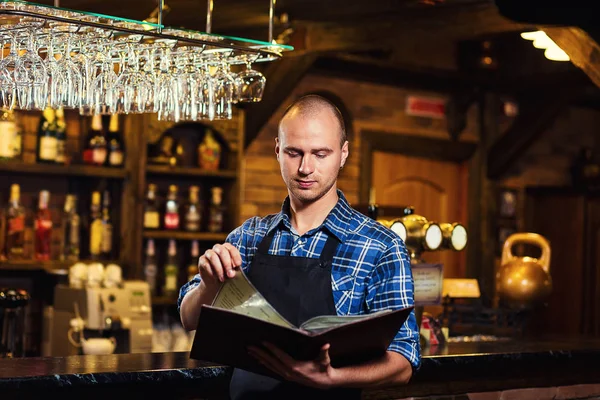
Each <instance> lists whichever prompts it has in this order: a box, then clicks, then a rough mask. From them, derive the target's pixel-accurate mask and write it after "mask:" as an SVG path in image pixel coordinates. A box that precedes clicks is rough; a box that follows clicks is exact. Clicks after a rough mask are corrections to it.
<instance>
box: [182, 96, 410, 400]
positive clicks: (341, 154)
mask: <svg viewBox="0 0 600 400" xmlns="http://www.w3.org/2000/svg"><path fill="white" fill-rule="evenodd" d="M275 152H276V154H277V160H278V161H279V164H280V167H281V175H282V177H283V180H284V181H285V184H286V186H287V189H288V197H287V198H286V199H285V201H284V204H283V207H282V210H281V212H279V213H277V214H273V215H269V216H266V217H265V218H259V217H253V218H251V219H249V220H247V221H246V222H244V224H243V225H242V226H240V227H238V228H237V229H236V230H234V231H233V232H232V233H231V234H230V235H229V236H228V238H227V240H226V243H224V244H217V245H215V246H214V247H213V248H212V249H211V250H207V251H206V252H205V253H204V255H202V256H201V257H200V260H199V261H198V269H199V275H196V277H195V278H194V279H193V280H192V281H191V282H189V283H187V284H186V285H185V286H184V287H182V289H181V293H180V297H179V301H178V304H179V307H180V314H181V321H182V323H183V326H184V327H185V328H186V329H188V330H193V329H195V327H196V324H197V321H198V317H199V312H200V307H201V305H202V304H211V302H212V300H213V299H214V297H215V295H216V293H217V291H218V289H219V286H220V284H221V283H222V282H224V280H225V279H230V278H233V277H234V276H235V274H236V269H237V268H240V267H241V268H242V269H243V271H244V272H245V273H246V274H247V275H248V278H249V279H250V280H251V281H252V283H253V284H254V285H255V286H256V288H257V289H258V290H259V291H260V292H261V293H262V294H263V296H264V297H265V298H266V299H267V300H268V301H269V302H270V303H271V304H272V305H273V306H274V307H275V308H276V309H277V310H278V311H279V312H280V313H281V314H282V315H283V316H284V317H285V318H286V319H288V320H289V321H290V322H291V323H293V324H295V325H296V326H299V325H300V324H301V323H302V322H304V321H306V320H308V319H310V318H311V317H314V316H317V315H324V314H329V315H333V314H337V315H346V314H364V313H371V312H375V311H379V310H382V309H387V308H392V309H398V308H404V307H408V306H412V305H413V281H412V275H411V270H410V259H409V256H408V253H407V251H406V247H405V245H404V243H403V241H402V240H401V239H400V238H399V237H398V236H397V235H396V234H394V233H393V232H392V231H391V230H389V229H387V228H385V227H383V226H382V225H381V224H378V223H376V222H375V221H373V220H371V219H369V218H367V217H365V216H364V215H362V214H360V213H358V212H357V211H355V210H354V209H352V208H351V207H350V206H349V204H348V202H347V201H346V199H345V197H344V195H343V194H342V192H341V191H339V190H337V185H336V182H337V177H338V174H339V171H340V170H341V169H342V168H343V167H344V164H345V162H346V160H347V158H348V141H347V140H346V132H345V128H344V122H343V118H342V116H341V114H340V112H339V110H338V109H337V108H336V107H335V106H334V105H333V104H332V103H330V102H329V101H328V100H326V99H324V98H323V97H320V96H316V95H309V96H305V97H302V98H300V99H299V100H297V101H296V102H295V103H294V104H293V105H292V106H291V107H289V108H288V110H287V111H286V113H285V115H284V116H283V118H282V119H281V122H280V124H279V132H278V137H277V138H276V139H275ZM206 345H210V344H209V343H207V344H206ZM328 350H329V345H325V346H323V347H322V349H321V353H320V355H319V357H318V358H317V359H316V360H313V361H309V362H301V361H296V360H294V359H292V358H291V357H290V356H288V355H287V354H285V353H284V352H282V351H281V350H280V349H278V348H276V347H274V346H272V345H270V344H265V347H252V348H250V349H249V350H248V351H249V353H250V354H251V355H253V356H254V357H256V358H257V359H258V360H259V361H260V362H261V363H262V364H263V365H265V366H266V367H267V368H269V369H271V370H273V371H274V372H276V373H277V374H279V375H280V376H281V377H282V379H281V381H279V380H275V379H272V378H268V377H264V376H261V375H257V374H253V373H250V372H247V371H243V370H237V369H236V370H235V371H234V374H233V377H232V380H231V385H230V393H231V396H232V398H233V399H246V398H259V399H264V398H281V399H283V398H307V399H310V400H312V399H317V398H320V397H323V398H359V396H360V390H359V389H358V388H364V387H375V386H381V385H389V384H402V383H406V382H407V381H408V380H409V379H410V377H411V376H412V372H413V368H417V367H418V366H419V363H420V354H419V334H418V329H417V324H416V319H415V315H414V312H413V313H412V314H411V315H410V317H409V319H408V320H407V321H406V323H405V324H404V325H403V326H402V327H401V329H400V331H399V332H398V334H397V335H396V337H395V339H394V340H393V342H392V343H391V345H390V346H389V348H388V351H387V352H386V354H385V356H383V357H381V358H380V359H377V360H372V361H371V362H368V363H365V364H361V365H353V366H349V367H343V368H333V367H332V366H331V364H330V359H329V354H328Z"/></svg>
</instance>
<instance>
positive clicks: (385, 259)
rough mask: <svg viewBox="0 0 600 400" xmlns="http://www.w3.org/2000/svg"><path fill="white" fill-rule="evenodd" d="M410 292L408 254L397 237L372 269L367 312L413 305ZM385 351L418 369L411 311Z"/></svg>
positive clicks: (417, 347)
mask: <svg viewBox="0 0 600 400" xmlns="http://www.w3.org/2000/svg"><path fill="white" fill-rule="evenodd" d="M413 292H414V284H413V278H412V272H411V269H410V257H409V255H408V252H407V251H406V246H405V245H404V242H403V241H402V240H401V239H400V238H396V239H394V240H393V242H392V244H391V245H390V246H389V247H388V248H387V249H386V250H385V251H384V253H383V254H382V256H381V258H380V259H379V261H378V263H377V264H376V265H375V267H374V268H373V271H372V273H371V277H370V279H369V281H368V284H367V299H366V301H367V307H368V308H369V311H370V312H376V311H380V310H385V309H400V308H406V307H410V306H414V297H413ZM388 350H389V351H395V352H397V353H400V354H402V355H403V356H404V357H406V359H407V360H408V361H409V362H410V363H411V365H412V366H413V369H417V368H419V366H420V364H421V355H420V343H419V330H418V327H417V319H416V317H415V312H414V310H413V312H411V314H410V316H409V317H408V319H407V320H406V322H405V323H404V324H403V325H402V327H401V328H400V330H399V331H398V333H397V334H396V337H395V338H394V339H393V340H392V343H391V344H390V346H389V347H388Z"/></svg>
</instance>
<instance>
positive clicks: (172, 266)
mask: <svg viewBox="0 0 600 400" xmlns="http://www.w3.org/2000/svg"><path fill="white" fill-rule="evenodd" d="M177 264H178V262H177V245H176V243H175V240H173V239H171V240H169V252H168V254H167V263H166V264H165V284H164V287H163V295H165V296H174V295H175V294H177V276H178V275H179V266H178V265H177Z"/></svg>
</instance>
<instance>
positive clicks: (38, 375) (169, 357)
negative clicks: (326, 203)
mask: <svg viewBox="0 0 600 400" xmlns="http://www.w3.org/2000/svg"><path fill="white" fill-rule="evenodd" d="M599 360H600V340H598V339H571V340H552V341H550V340H539V341H527V342H525V341H522V342H503V341H500V342H479V343H476V342H470V343H450V344H449V345H448V346H446V347H443V348H433V347H432V348H424V349H423V360H422V366H421V368H420V369H419V371H418V372H417V373H416V374H415V376H414V377H413V379H412V380H411V382H410V383H409V384H408V385H405V386H398V387H392V388H388V389H378V390H366V391H364V393H363V398H365V399H401V398H405V397H413V396H417V397H425V396H435V395H460V394H465V393H477V392H487V391H504V390H510V389H518V388H534V387H535V388H541V387H559V386H561V387H564V386H571V385H581V384H600V361H599ZM230 372H231V369H230V368H228V367H223V366H218V365H214V364H211V363H205V362H200V361H195V360H190V359H189V354H188V353H152V354H121V355H108V356H71V357H56V358H52V357H49V358H21V359H0V398H2V399H9V398H17V397H18V398H33V397H36V398H40V397H47V396H50V395H57V396H60V397H59V398H61V399H62V398H65V397H69V398H73V397H76V398H81V399H86V400H87V399H92V398H104V399H114V398H125V397H128V398H145V397H151V398H157V397H162V396H165V397H164V398H169V399H176V398H186V399H192V398H197V399H203V398H215V399H223V398H227V387H228V381H229V376H230ZM465 398H466V397H465Z"/></svg>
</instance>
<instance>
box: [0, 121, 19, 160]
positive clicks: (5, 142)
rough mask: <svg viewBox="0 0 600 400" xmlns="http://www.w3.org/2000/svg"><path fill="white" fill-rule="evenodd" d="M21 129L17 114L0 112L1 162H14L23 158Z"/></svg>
mask: <svg viewBox="0 0 600 400" xmlns="http://www.w3.org/2000/svg"><path fill="white" fill-rule="evenodd" d="M21 141H22V138H21V129H20V126H19V124H18V123H17V119H16V117H15V113H14V112H13V111H10V110H1V111H0V161H8V160H14V159H16V158H19V157H20V156H21Z"/></svg>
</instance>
